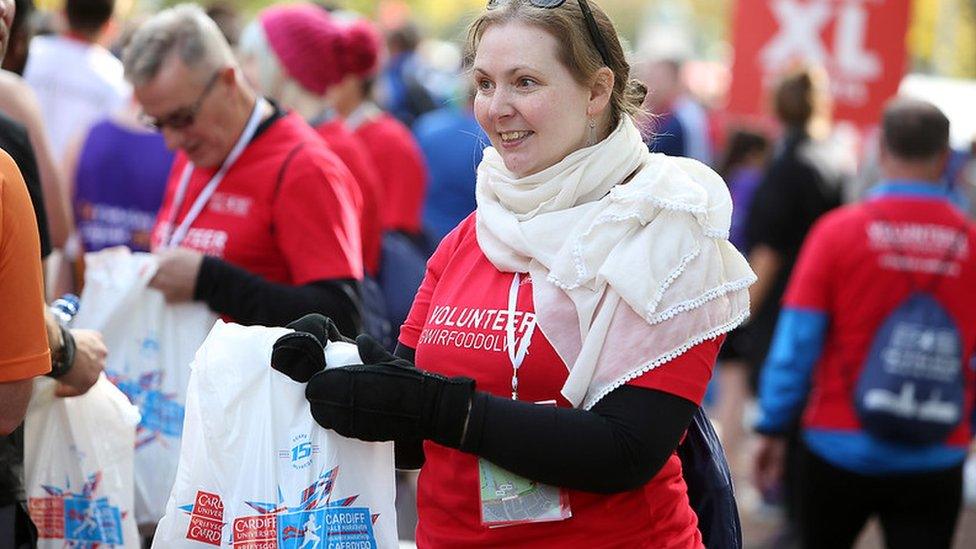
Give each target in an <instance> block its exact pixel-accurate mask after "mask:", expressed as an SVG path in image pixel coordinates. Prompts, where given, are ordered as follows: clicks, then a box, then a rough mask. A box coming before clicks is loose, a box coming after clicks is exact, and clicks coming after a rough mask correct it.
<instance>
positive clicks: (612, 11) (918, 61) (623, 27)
mask: <svg viewBox="0 0 976 549" xmlns="http://www.w3.org/2000/svg"><path fill="white" fill-rule="evenodd" d="M35 1H36V3H37V5H38V6H40V7H41V8H44V9H59V8H60V7H61V6H62V5H63V3H64V0H35ZM117 1H118V2H119V3H120V7H122V9H121V10H120V11H121V12H122V13H128V12H129V8H130V7H131V6H132V5H133V4H134V5H135V6H136V7H137V9H141V10H146V11H153V10H156V9H159V8H160V7H162V6H169V5H173V4H178V3H180V2H181V1H185V0H117ZM322 1H324V2H328V3H331V4H333V5H337V6H340V7H343V8H346V9H350V10H353V11H357V12H359V13H362V14H364V15H366V16H368V17H371V18H374V19H384V16H387V15H388V14H389V13H401V14H402V13H409V15H410V17H412V18H413V19H414V20H415V21H417V22H418V23H419V24H420V25H421V27H422V28H423V29H424V31H426V32H427V33H428V34H429V35H431V36H436V37H438V38H442V39H446V40H456V41H460V40H461V39H463V36H464V29H465V27H466V26H467V23H468V22H469V21H470V20H471V17H472V16H473V15H474V14H476V13H477V12H478V11H479V10H481V9H483V8H484V5H485V2H486V0H322ZM570 1H571V0H570ZM594 1H596V2H597V3H599V4H600V5H601V6H603V7H604V8H605V9H606V10H607V13H608V14H609V15H610V17H611V18H612V19H613V20H614V22H615V23H616V24H617V27H618V30H619V31H620V34H621V35H622V36H623V37H624V38H625V39H627V40H628V41H629V42H630V43H631V44H634V40H635V37H636V35H637V33H638V32H639V28H638V27H639V26H640V25H641V24H642V22H643V21H644V18H645V15H646V13H647V12H648V11H649V10H653V9H654V8H655V7H656V6H659V5H666V4H683V5H684V6H685V7H687V8H689V11H690V12H691V15H692V22H691V24H692V25H693V29H691V30H692V32H693V34H694V44H693V46H694V50H695V52H696V54H697V55H698V56H701V57H706V58H712V59H720V58H721V57H722V56H723V55H724V52H725V51H727V48H726V45H727V41H728V32H729V23H730V20H729V18H730V17H731V14H732V10H731V8H732V6H733V5H734V2H735V0H594ZM200 3H206V0H201V1H200ZM236 3H237V4H238V5H239V6H240V8H241V11H242V12H243V13H245V14H254V13H256V12H257V11H258V10H260V9H261V8H263V7H265V6H268V5H270V4H273V3H275V0H236ZM404 8H406V9H405V10H404ZM906 40H907V45H908V50H909V55H910V56H911V59H912V66H913V67H914V69H915V70H920V71H922V72H932V73H935V74H943V75H946V76H955V77H964V78H976V0H912V22H911V29H910V31H909V34H908V37H907V38H906Z"/></svg>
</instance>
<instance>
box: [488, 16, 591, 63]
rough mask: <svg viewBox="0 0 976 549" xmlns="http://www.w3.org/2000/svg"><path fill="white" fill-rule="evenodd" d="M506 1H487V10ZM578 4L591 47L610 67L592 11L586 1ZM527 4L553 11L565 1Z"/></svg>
mask: <svg viewBox="0 0 976 549" xmlns="http://www.w3.org/2000/svg"><path fill="white" fill-rule="evenodd" d="M506 1H507V0H488V6H487V9H495V8H497V7H498V6H500V5H502V4H504V3H505V2H506ZM577 1H578V2H579V7H580V11H581V12H583V21H584V22H585V23H586V31H587V32H588V33H589V35H590V39H591V40H593V45H594V46H596V51H598V52H600V58H601V59H603V64H604V65H606V66H607V67H609V66H610V54H609V53H608V52H607V43H606V42H605V41H604V40H603V35H602V34H600V28H599V27H598V26H597V24H596V19H594V18H593V11H592V10H591V9H590V4H589V3H588V2H587V1H586V0H577ZM528 2H529V4H531V5H532V6H533V7H536V8H542V9H554V8H558V7H559V6H561V5H563V4H565V3H566V0H528Z"/></svg>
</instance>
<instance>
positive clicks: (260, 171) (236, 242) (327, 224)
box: [152, 113, 363, 286]
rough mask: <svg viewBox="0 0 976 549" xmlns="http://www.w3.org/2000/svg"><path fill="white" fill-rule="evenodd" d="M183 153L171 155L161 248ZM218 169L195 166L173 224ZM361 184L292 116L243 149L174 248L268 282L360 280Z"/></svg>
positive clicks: (156, 240) (158, 239)
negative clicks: (194, 252) (222, 262)
mask: <svg viewBox="0 0 976 549" xmlns="http://www.w3.org/2000/svg"><path fill="white" fill-rule="evenodd" d="M186 163H187V157H186V155H185V154H183V153H182V152H180V153H178V154H177V155H176V159H175V161H174V162H173V169H172V171H171V172H170V177H169V182H168V183H167V186H166V193H165V195H164V197H163V205H162V207H161V208H160V210H159V215H158V217H157V218H156V226H155V228H154V229H153V236H152V248H153V249H156V248H158V247H160V246H161V245H163V244H164V243H163V242H162V239H163V238H164V237H165V233H166V232H168V230H169V229H168V222H169V220H170V215H171V211H172V209H173V200H174V195H175V193H176V187H177V186H178V185H179V181H180V178H181V177H182V174H183V168H184V166H186ZM216 171H217V169H216V168H197V169H195V170H193V175H192V176H191V177H190V182H189V185H188V186H187V191H186V195H185V198H184V200H183V202H182V204H180V208H179V211H178V212H177V215H176V217H175V223H174V224H175V225H176V226H179V225H180V223H182V221H183V219H184V218H185V217H186V214H187V212H188V211H189V210H190V207H191V205H192V204H193V202H194V201H195V200H196V198H197V196H199V195H200V192H201V191H202V190H203V188H204V187H205V186H206V185H207V183H208V182H209V181H210V179H211V177H212V176H213V175H214V173H216ZM361 201H362V198H361V197H360V194H359V188H358V186H357V185H356V183H355V181H354V180H353V178H352V176H351V175H350V174H349V171H348V170H347V169H346V167H345V166H344V165H343V164H342V162H341V161H340V160H339V159H338V158H337V157H336V156H335V154H333V153H332V151H330V150H329V149H328V148H327V146H326V145H325V143H324V142H323V141H322V139H321V138H320V137H319V136H318V134H316V133H315V131H314V130H313V129H312V128H310V127H309V126H308V124H306V123H305V122H304V121H302V119H301V118H300V117H299V116H298V115H296V114H294V113H290V114H287V115H285V116H284V117H282V118H280V119H278V120H275V121H274V122H273V123H272V124H271V126H270V127H268V128H266V129H265V130H264V131H262V132H261V133H259V134H258V135H257V136H256V137H255V138H254V139H253V140H252V141H251V143H250V144H249V145H248V146H247V148H246V149H244V152H243V154H241V156H240V158H238V159H237V162H235V163H234V165H233V166H231V168H230V169H229V170H228V171H227V175H226V176H225V177H224V179H223V181H221V182H220V185H219V186H218V187H217V190H216V192H215V193H214V194H213V196H212V197H211V198H210V200H209V201H207V204H206V206H205V207H204V208H203V210H202V211H201V212H200V215H199V216H198V217H197V218H196V219H195V220H194V221H193V223H192V224H191V226H190V230H189V231H188V232H187V235H186V238H184V239H183V241H182V242H181V243H180V246H183V247H186V248H190V249H194V250H197V251H200V252H202V253H204V254H207V255H211V256H216V257H219V258H221V259H223V260H225V261H227V262H229V263H232V264H234V265H237V266H239V267H241V268H243V269H245V270H247V271H249V272H251V273H253V274H256V275H259V276H261V277H263V278H265V279H267V280H269V281H271V282H277V283H280V284H290V285H295V286H298V285H302V284H307V283H309V282H313V281H316V280H324V279H330V278H357V279H359V278H362V276H363V263H362V252H361V248H360V242H361V239H360V236H359V215H360V214H359V212H360V208H361Z"/></svg>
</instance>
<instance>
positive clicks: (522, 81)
mask: <svg viewBox="0 0 976 549" xmlns="http://www.w3.org/2000/svg"><path fill="white" fill-rule="evenodd" d="M534 84H535V80H533V79H531V78H519V79H518V85H519V87H520V88H527V87H529V86H532V85H534Z"/></svg>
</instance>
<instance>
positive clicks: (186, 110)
mask: <svg viewBox="0 0 976 549" xmlns="http://www.w3.org/2000/svg"><path fill="white" fill-rule="evenodd" d="M219 76H220V71H217V72H215V73H214V75H213V76H211V77H210V80H209V81H208V82H207V85H206V86H204V88H203V91H202V92H200V96H199V97H197V100H196V101H194V102H193V104H192V105H190V106H189V107H180V108H179V109H177V110H175V111H173V112H171V113H169V114H167V115H166V116H162V117H159V118H155V117H152V116H147V115H146V114H142V115H141V116H140V117H139V119H140V121H142V123H143V124H144V125H146V126H148V127H150V128H152V129H154V130H159V131H161V130H162V129H163V128H170V129H173V130H182V129H184V128H188V127H190V126H192V125H193V123H194V122H195V121H196V119H197V114H199V113H200V108H201V107H203V100H204V99H206V98H207V95H208V94H210V90H212V89H213V87H214V84H216V83H217V78H218V77H219Z"/></svg>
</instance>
